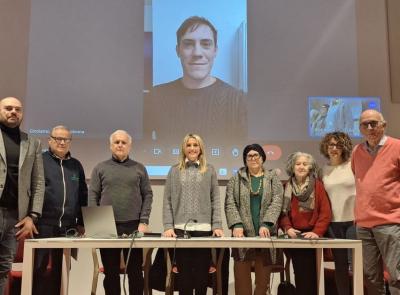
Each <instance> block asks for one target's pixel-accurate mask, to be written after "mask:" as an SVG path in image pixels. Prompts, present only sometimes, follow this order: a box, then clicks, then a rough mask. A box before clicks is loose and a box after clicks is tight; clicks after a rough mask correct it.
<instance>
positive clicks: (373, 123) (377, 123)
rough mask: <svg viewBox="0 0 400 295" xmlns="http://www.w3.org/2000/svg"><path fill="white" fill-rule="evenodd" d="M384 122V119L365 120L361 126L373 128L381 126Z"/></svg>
mask: <svg viewBox="0 0 400 295" xmlns="http://www.w3.org/2000/svg"><path fill="white" fill-rule="evenodd" d="M383 123H384V122H383V121H374V120H373V121H365V122H361V123H360V127H361V128H364V129H368V127H370V128H371V129H374V128H377V127H379V126H381V125H382V124H383Z"/></svg>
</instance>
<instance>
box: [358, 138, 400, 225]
mask: <svg viewBox="0 0 400 295" xmlns="http://www.w3.org/2000/svg"><path fill="white" fill-rule="evenodd" d="M351 167H352V169H353V172H354V175H355V179H356V201H355V209H354V215H355V221H356V223H357V225H358V226H360V227H366V228H372V227H374V226H377V225H382V224H400V140H398V139H395V138H392V137H388V138H387V140H386V142H385V144H384V145H383V146H382V147H381V148H380V149H379V151H378V153H377V154H376V155H374V156H373V155H370V154H369V153H368V151H367V150H366V147H365V145H364V144H359V145H357V146H356V147H355V148H354V151H353V156H352V161H351Z"/></svg>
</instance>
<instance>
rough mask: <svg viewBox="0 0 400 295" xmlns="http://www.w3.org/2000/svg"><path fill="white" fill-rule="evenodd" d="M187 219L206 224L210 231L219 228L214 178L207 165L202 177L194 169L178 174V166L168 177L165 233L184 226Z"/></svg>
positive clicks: (164, 219)
mask: <svg viewBox="0 0 400 295" xmlns="http://www.w3.org/2000/svg"><path fill="white" fill-rule="evenodd" d="M189 219H194V220H196V221H197V223H199V224H209V225H211V229H212V230H214V229H218V228H219V229H221V228H222V220H221V205H220V199H219V188H218V182H217V174H216V172H215V169H214V167H213V166H211V165H209V164H207V170H206V172H205V173H204V174H202V173H200V171H199V168H197V167H194V166H190V167H187V168H186V169H183V170H179V167H178V165H174V166H172V167H171V169H170V171H169V173H168V176H167V180H166V182H165V188H164V202H163V224H164V230H168V229H172V228H174V226H175V225H176V224H185V223H186V222H187V221H188V220H189Z"/></svg>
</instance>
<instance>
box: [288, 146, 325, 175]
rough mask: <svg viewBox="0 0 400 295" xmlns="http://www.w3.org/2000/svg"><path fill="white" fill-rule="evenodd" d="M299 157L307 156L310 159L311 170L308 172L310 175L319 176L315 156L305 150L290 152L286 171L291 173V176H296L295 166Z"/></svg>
mask: <svg viewBox="0 0 400 295" xmlns="http://www.w3.org/2000/svg"><path fill="white" fill-rule="evenodd" d="M299 157H306V158H307V159H308V160H309V162H310V171H309V172H308V173H309V175H314V176H315V177H317V176H318V173H319V169H318V165H317V162H316V161H315V159H314V157H313V156H312V155H311V154H308V153H303V152H294V153H292V154H290V155H289V157H288V158H287V160H286V167H285V170H286V173H287V174H288V175H289V177H293V176H294V166H295V164H296V161H297V159H298V158H299Z"/></svg>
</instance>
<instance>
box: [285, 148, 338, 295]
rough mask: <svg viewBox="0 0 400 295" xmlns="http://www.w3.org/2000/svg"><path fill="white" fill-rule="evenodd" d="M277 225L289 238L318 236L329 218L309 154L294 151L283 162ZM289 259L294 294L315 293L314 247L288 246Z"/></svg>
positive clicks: (321, 188)
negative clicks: (279, 212)
mask: <svg viewBox="0 0 400 295" xmlns="http://www.w3.org/2000/svg"><path fill="white" fill-rule="evenodd" d="M286 172H287V174H288V175H289V177H290V178H289V180H288V181H287V183H286V185H285V191H284V197H283V208H282V216H281V219H280V226H281V228H282V229H283V230H284V231H285V233H286V234H287V235H288V236H289V238H292V239H295V238H305V239H313V238H319V237H322V236H323V235H324V234H325V232H326V231H327V229H328V226H329V223H330V221H331V218H332V212H331V207H330V204H329V199H328V196H327V194H326V192H325V189H324V186H323V184H322V182H321V181H320V180H319V179H318V178H317V164H316V162H315V160H314V158H313V156H311V155H310V154H307V153H302V152H295V153H293V154H291V155H290V156H289V158H288V160H287V163H286ZM287 251H288V253H289V254H290V256H291V257H292V261H293V270H294V276H295V283H296V291H297V294H307V295H314V294H315V295H316V294H317V285H316V282H317V274H316V257H315V254H316V253H315V249H288V250H287Z"/></svg>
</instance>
